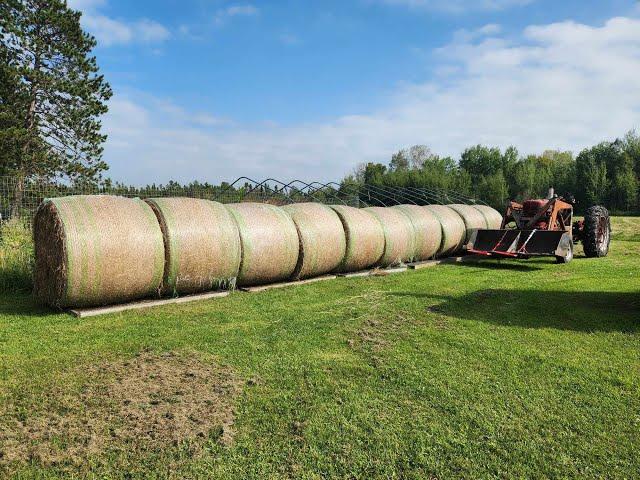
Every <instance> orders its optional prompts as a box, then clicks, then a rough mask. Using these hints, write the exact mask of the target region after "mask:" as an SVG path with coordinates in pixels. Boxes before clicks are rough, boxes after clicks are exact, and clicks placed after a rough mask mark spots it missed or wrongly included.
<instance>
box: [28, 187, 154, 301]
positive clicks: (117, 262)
mask: <svg viewBox="0 0 640 480" xmlns="http://www.w3.org/2000/svg"><path fill="white" fill-rule="evenodd" d="M33 230H34V244H35V255H36V265H35V271H34V291H35V294H36V296H37V297H38V298H39V299H40V300H41V301H42V302H44V303H47V304H49V305H51V306H54V307H59V308H64V307H88V306H98V305H107V304H110V303H118V302H126V301H130V300H134V299H139V298H144V297H150V296H157V295H158V291H159V289H160V285H161V283H162V276H163V272H164V243H163V240H162V232H161V230H160V225H159V224H158V221H157V220H156V217H155V215H154V214H153V210H152V209H151V207H150V206H149V205H147V204H146V203H145V202H143V201H142V200H140V199H137V198H133V199H132V198H124V197H115V196H108V195H79V196H73V197H60V198H55V199H49V200H45V201H44V202H43V203H42V205H40V207H39V208H38V211H37V212H36V215H35V218H34V226H33Z"/></svg>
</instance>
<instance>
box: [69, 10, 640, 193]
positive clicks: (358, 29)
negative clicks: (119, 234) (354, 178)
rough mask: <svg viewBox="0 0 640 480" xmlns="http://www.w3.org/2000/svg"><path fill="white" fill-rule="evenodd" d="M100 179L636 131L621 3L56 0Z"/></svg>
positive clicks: (638, 69)
mask: <svg viewBox="0 0 640 480" xmlns="http://www.w3.org/2000/svg"><path fill="white" fill-rule="evenodd" d="M69 3H70V4H71V5H72V6H73V7H74V8H77V9H80V10H81V11H82V12H83V19H82V23H83V25H84V27H85V28H86V29H87V30H89V31H90V32H91V33H93V34H94V35H95V36H96V38H97V39H98V42H99V45H98V48H97V49H96V51H95V53H96V56H97V58H98V62H99V65H100V66H101V69H102V71H103V73H104V74H105V76H106V77H107V79H108V81H109V82H110V83H111V85H112V87H113V89H114V92H115V95H114V97H113V99H112V100H111V102H110V104H111V105H110V107H111V108H110V112H109V114H108V115H107V116H106V118H105V121H104V127H105V130H106V132H107V133H108V134H109V140H108V142H107V144H106V146H105V159H106V160H107V161H108V163H109V164H110V165H111V170H110V171H109V173H108V175H109V176H111V177H112V178H113V179H116V180H122V181H125V182H131V183H136V184H141V183H147V182H166V181H168V180H169V179H176V180H179V181H190V180H194V179H197V180H200V181H211V182H219V181H222V180H233V179H234V178H235V177H237V176H240V175H246V176H250V177H254V178H264V177H267V176H272V177H276V178H283V179H293V178H301V179H303V180H316V179H317V180H336V179H339V178H341V177H342V176H343V175H344V174H345V173H348V172H349V171H352V170H353V169H354V168H355V166H356V165H357V164H359V163H362V162H368V161H379V162H384V163H386V162H387V161H388V159H389V157H390V155H391V153H392V152H393V151H396V150H398V149H400V148H403V147H409V146H411V145H413V144H427V145H429V146H430V147H431V148H432V149H433V150H434V151H436V152H439V153H443V154H450V155H454V156H456V157H457V156H458V155H459V153H460V152H461V151H462V150H463V149H464V148H465V147H466V146H468V145H471V144H475V143H480V142H482V143H490V144H492V145H499V146H503V147H504V146H507V145H510V144H514V145H516V146H517V147H518V148H519V149H520V150H521V152H522V153H532V152H536V151H541V150H543V149H545V148H562V149H571V150H578V149H580V148H582V147H584V146H586V145H589V144H591V143H594V142H597V141H599V140H601V139H603V138H607V137H611V136H616V135H621V134H623V133H624V132H625V131H626V130H628V129H631V128H634V127H636V126H640V125H639V124H640V121H639V118H640V117H639V116H638V114H639V113H640V87H639V86H637V85H636V84H637V83H638V82H637V78H639V76H640V55H639V53H638V52H639V51H640V8H638V5H637V2H635V1H632V0H612V1H608V2H605V1H594V0H592V1H584V0H583V1H573V0H570V1H562V2H557V1H543V0H475V1H470V0H450V1H445V0H343V1H341V2H338V1H323V2H311V1H289V2H285V1H263V2H257V1H254V2H228V1H216V0H197V1H190V0H183V1H180V2H178V1H177V0H164V1H163V0H159V1H146V0H145V1H136V2H130V1H126V2H125V1H122V0H72V1H70V2H69Z"/></svg>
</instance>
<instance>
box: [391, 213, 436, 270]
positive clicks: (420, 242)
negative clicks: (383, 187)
mask: <svg viewBox="0 0 640 480" xmlns="http://www.w3.org/2000/svg"><path fill="white" fill-rule="evenodd" d="M392 208H395V209H398V210H400V211H402V213H404V214H405V215H406V216H407V217H408V218H409V220H410V221H411V225H412V227H413V240H414V247H415V249H414V259H415V260H418V261H421V260H428V259H430V258H433V256H434V255H435V254H436V253H437V252H438V250H439V248H440V243H441V242H442V229H441V227H440V222H439V221H438V219H437V218H436V216H435V215H434V214H433V213H432V212H430V211H429V210H427V209H426V208H424V207H422V206H418V205H396V206H394V207H392Z"/></svg>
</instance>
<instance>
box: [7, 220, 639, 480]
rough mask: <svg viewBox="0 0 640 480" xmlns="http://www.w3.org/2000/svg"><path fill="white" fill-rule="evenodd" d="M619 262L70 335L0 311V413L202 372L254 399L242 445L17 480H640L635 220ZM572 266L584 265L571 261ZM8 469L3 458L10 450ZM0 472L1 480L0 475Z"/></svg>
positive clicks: (144, 454) (59, 324) (312, 297)
mask: <svg viewBox="0 0 640 480" xmlns="http://www.w3.org/2000/svg"><path fill="white" fill-rule="evenodd" d="M614 229H615V230H616V233H615V235H614V241H613V243H612V248H611V253H610V255H609V256H608V257H606V258H603V259H586V258H584V257H582V256H581V255H579V256H577V257H576V258H575V260H574V261H573V262H572V263H570V264H568V265H556V264H554V262H553V260H552V259H540V260H529V261H509V262H507V261H503V262H497V261H483V262H481V263H477V264H460V265H442V266H438V267H434V268H428V269H423V270H419V271H413V272H407V273H403V274H395V275H388V276H384V277H373V278H352V279H337V280H334V281H327V282H320V283H315V284H309V285H303V286H299V287H293V288H288V289H279V290H271V291H267V292H262V293H255V294H249V293H241V292H237V293H234V294H232V295H231V296H229V297H227V298H223V299H215V300H211V301H204V302H201V303H192V304H185V305H180V306H168V307H160V308H155V309H150V310H147V311H137V312H127V313H120V314H114V315H107V316H102V317H95V318H90V319H84V320H79V319H76V318H73V317H71V316H69V315H66V314H62V313H58V314H56V313H51V312H49V311H47V310H44V309H40V308H38V307H35V306H34V304H33V302H32V300H31V298H30V296H29V295H27V294H19V293H13V294H5V295H2V296H0V402H6V403H11V404H15V405H17V407H16V409H17V411H15V412H13V411H9V412H7V413H6V415H5V416H4V417H2V416H0V431H2V429H3V428H5V429H6V428H8V426H9V425H10V424H11V423H10V422H11V420H13V418H12V416H13V415H17V416H21V417H27V416H37V415H41V414H42V410H43V408H44V407H43V405H45V404H46V403H45V402H43V399H44V398H47V395H48V392H50V391H53V390H52V388H53V387H54V386H55V391H60V389H62V391H68V395H73V394H74V392H76V391H77V389H78V388H81V386H82V384H83V383H84V382H90V381H91V378H85V377H84V376H83V375H82V371H83V368H82V367H83V366H90V365H95V364H99V363H100V362H107V361H114V360H118V359H126V358H130V357H132V356H134V355H136V354H137V353H139V352H140V351H143V350H151V351H153V352H166V351H187V352H194V354H200V353H201V354H203V355H205V358H212V359H214V361H216V362H217V363H219V364H220V365H223V366H226V367H228V368H230V369H232V370H233V371H234V372H235V374H236V375H237V376H238V377H239V378H240V379H242V380H243V381H244V386H243V387H242V392H241V394H240V395H239V396H238V397H237V398H236V399H235V405H236V407H235V411H236V418H235V425H234V429H235V438H234V440H233V442H232V443H231V444H230V445H223V444H221V443H219V442H216V441H215V440H214V439H212V440H211V441H210V442H208V443H207V444H205V447H204V450H203V451H201V452H200V453H199V454H198V455H190V454H188V453H187V452H188V449H186V448H185V446H184V445H182V444H178V445H168V446H167V447H166V448H163V449H160V450H158V451H153V452H150V451H147V450H143V451H141V450H138V449H136V448H131V449H130V450H127V451H125V452H120V453H118V454H117V455H116V454H110V453H109V452H108V451H107V452H98V453H96V454H95V455H94V456H92V457H90V458H88V459H87V461H86V463H85V464H84V465H67V464H64V463H62V464H55V465H42V464H40V463H39V462H38V461H37V460H32V461H31V462H26V463H19V464H15V463H14V464H9V465H7V464H5V465H3V466H2V467H0V476H2V473H3V472H4V475H7V476H8V475H11V476H15V477H18V478H32V477H38V478H54V477H66V476H68V477H73V476H75V477H86V476H89V477H95V478H166V477H171V478H280V477H290V478H327V477H333V478H439V479H446V478H637V477H638V475H639V474H640V335H639V328H640V219H630V218H625V219H615V220H614ZM577 250H578V252H579V253H580V254H581V247H578V249H577ZM0 449H1V445H0ZM1 463H2V462H1V459H0V464H1Z"/></svg>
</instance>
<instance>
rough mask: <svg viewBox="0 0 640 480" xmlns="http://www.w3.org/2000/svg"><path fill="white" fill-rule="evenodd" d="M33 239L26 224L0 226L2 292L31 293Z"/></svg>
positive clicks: (0, 290)
mask: <svg viewBox="0 0 640 480" xmlns="http://www.w3.org/2000/svg"><path fill="white" fill-rule="evenodd" d="M33 262H34V257H33V237H32V235H31V229H30V228H29V227H28V225H26V224H25V223H24V222H22V221H19V220H13V221H9V222H5V223H2V224H1V225H0V292H18V291H30V290H31V287H32V275H33Z"/></svg>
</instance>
